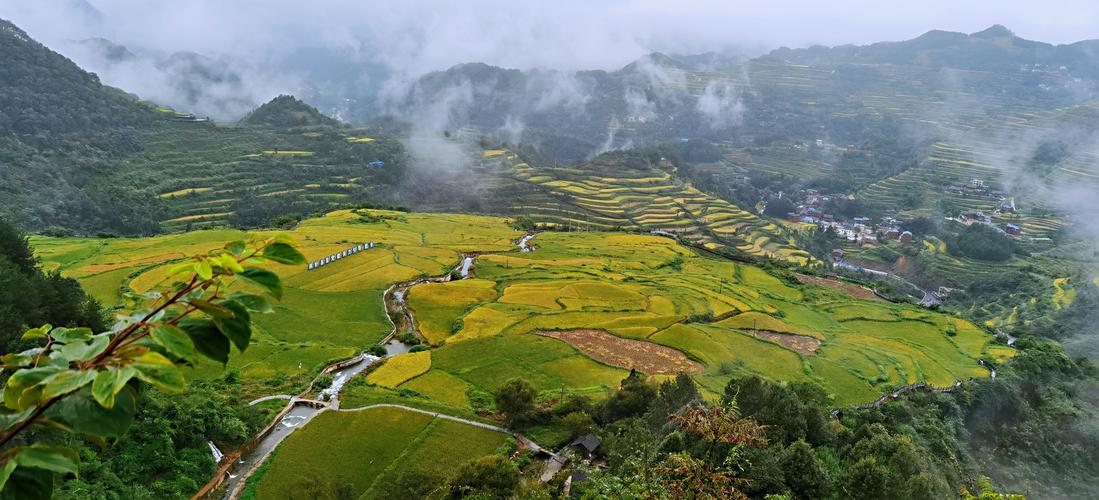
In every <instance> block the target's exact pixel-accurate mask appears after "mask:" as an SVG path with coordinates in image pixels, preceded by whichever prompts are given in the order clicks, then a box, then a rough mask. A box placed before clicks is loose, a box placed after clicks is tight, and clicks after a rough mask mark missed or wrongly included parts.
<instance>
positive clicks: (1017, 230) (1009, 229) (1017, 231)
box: [1004, 224, 1023, 236]
mask: <svg viewBox="0 0 1099 500" xmlns="http://www.w3.org/2000/svg"><path fill="white" fill-rule="evenodd" d="M1004 232H1005V233H1007V234H1010V235H1012V236H1021V235H1022V234H1023V229H1022V228H1021V227H1019V226H1016V225H1015V224H1008V225H1006V226H1004Z"/></svg>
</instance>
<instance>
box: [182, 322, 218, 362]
mask: <svg viewBox="0 0 1099 500" xmlns="http://www.w3.org/2000/svg"><path fill="white" fill-rule="evenodd" d="M179 327H180V328H182V329H183V331H185V332H187V336H188V337H191V341H192V342H194V343H195V350H196V351H198V353H199V354H201V355H203V356H206V357H207V358H210V359H212V360H214V361H220V362H221V363H222V364H225V363H228V362H229V338H228V337H226V336H225V335H223V334H222V333H221V330H219V329H218V327H217V325H215V324H214V322H213V321H210V320H208V319H187V320H184V321H181V322H180V323H179Z"/></svg>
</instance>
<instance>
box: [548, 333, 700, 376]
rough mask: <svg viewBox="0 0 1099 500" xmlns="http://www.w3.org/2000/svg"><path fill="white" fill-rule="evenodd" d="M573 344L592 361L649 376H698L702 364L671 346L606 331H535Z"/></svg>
mask: <svg viewBox="0 0 1099 500" xmlns="http://www.w3.org/2000/svg"><path fill="white" fill-rule="evenodd" d="M535 333H536V334H538V335H542V336H544V337H552V338H555V339H558V340H563V341H565V342H568V343H569V344H572V346H573V347H575V348H577V349H579V350H580V352H583V353H584V354H587V355H588V356H589V357H591V358H592V359H595V360H597V361H601V362H603V363H606V364H608V365H613V366H619V367H622V368H631V369H634V370H637V371H639V372H642V373H646V374H649V375H666V374H676V373H699V372H701V371H702V365H701V364H699V363H697V362H695V361H692V360H691V359H689V358H688V357H687V356H686V355H684V354H683V353H682V352H679V351H677V350H675V349H672V348H671V347H666V346H662V345H659V344H654V343H652V342H645V341H643V340H633V339H626V338H622V337H619V336H617V335H612V334H610V333H607V332H605V331H603V330H592V329H587V328H578V329H575V330H542V331H538V332H535Z"/></svg>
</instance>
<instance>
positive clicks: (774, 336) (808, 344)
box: [745, 330, 820, 356]
mask: <svg viewBox="0 0 1099 500" xmlns="http://www.w3.org/2000/svg"><path fill="white" fill-rule="evenodd" d="M745 332H746V333H748V334H750V335H752V336H754V337H756V338H760V339H763V340H769V341H771V342H774V343H776V344H779V345H781V346H782V347H785V348H787V349H790V350H792V351H797V352H799V353H801V354H804V355H806V356H812V355H814V354H816V353H817V349H820V341H819V340H817V339H815V338H813V337H806V336H805V335H789V334H785V333H774V332H764V331H760V330H745Z"/></svg>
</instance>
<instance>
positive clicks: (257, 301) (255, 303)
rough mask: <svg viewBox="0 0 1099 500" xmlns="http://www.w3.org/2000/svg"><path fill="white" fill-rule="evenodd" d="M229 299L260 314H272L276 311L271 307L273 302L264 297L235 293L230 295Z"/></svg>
mask: <svg viewBox="0 0 1099 500" xmlns="http://www.w3.org/2000/svg"><path fill="white" fill-rule="evenodd" d="M229 298H230V299H232V300H234V301H236V302H239V303H240V304H241V305H242V306H244V308H245V309H248V310H249V311H252V312H258V313H263V314H267V313H271V312H275V309H274V308H273V307H271V302H269V301H268V300H267V298H266V297H264V296H262V295H256V294H253V293H244V292H233V293H231V294H229Z"/></svg>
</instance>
